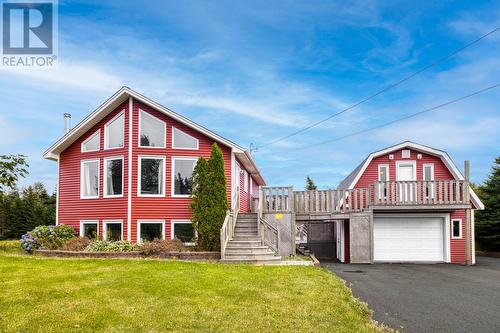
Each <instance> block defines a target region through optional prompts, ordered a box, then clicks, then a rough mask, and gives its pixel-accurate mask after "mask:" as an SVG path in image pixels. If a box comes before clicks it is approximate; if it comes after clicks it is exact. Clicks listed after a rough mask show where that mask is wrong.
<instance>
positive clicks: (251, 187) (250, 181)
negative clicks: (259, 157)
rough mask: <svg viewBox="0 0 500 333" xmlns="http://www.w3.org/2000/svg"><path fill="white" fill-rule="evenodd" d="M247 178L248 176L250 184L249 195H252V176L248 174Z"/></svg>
mask: <svg viewBox="0 0 500 333" xmlns="http://www.w3.org/2000/svg"><path fill="white" fill-rule="evenodd" d="M248 178H250V185H249V186H250V195H252V194H253V178H252V176H250V177H248Z"/></svg>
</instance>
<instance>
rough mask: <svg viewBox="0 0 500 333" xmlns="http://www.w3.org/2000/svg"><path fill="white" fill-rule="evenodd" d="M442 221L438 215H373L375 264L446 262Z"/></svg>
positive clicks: (443, 224) (443, 223)
mask: <svg viewBox="0 0 500 333" xmlns="http://www.w3.org/2000/svg"><path fill="white" fill-rule="evenodd" d="M444 221H445V219H444V218H443V217H438V216H426V217H412V216H398V217H390V216H375V217H374V223H373V259H374V261H384V262H444V261H447V260H446V255H445V252H446V247H447V245H446V242H445V239H446V237H445V228H444V226H445V222H444Z"/></svg>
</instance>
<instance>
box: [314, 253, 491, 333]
mask: <svg viewBox="0 0 500 333" xmlns="http://www.w3.org/2000/svg"><path fill="white" fill-rule="evenodd" d="M476 261H477V264H476V265H475V266H471V267H466V266H459V265H449V264H435V265H417V264H375V265H360V264H357V265H349V264H340V263H327V262H324V263H321V265H322V266H323V267H325V268H328V269H329V270H331V271H333V272H334V273H335V274H337V275H339V276H340V277H341V278H342V279H344V280H345V281H347V285H350V286H351V288H352V291H353V294H354V295H355V296H356V297H358V298H360V299H361V300H363V301H365V302H367V303H368V305H369V306H370V308H371V309H373V310H374V316H373V317H374V319H375V320H377V321H379V322H382V323H384V324H386V325H387V326H389V327H391V328H395V329H398V330H401V331H404V332H454V333H455V332H500V258H486V257H477V258H476Z"/></svg>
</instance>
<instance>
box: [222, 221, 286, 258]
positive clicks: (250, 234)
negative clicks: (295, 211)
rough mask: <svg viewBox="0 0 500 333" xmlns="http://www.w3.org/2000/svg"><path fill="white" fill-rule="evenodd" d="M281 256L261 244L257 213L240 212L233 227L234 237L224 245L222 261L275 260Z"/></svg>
mask: <svg viewBox="0 0 500 333" xmlns="http://www.w3.org/2000/svg"><path fill="white" fill-rule="evenodd" d="M280 260H281V257H279V256H276V255H275V254H274V251H273V250H271V249H270V248H269V247H268V246H266V245H264V244H262V240H261V238H260V236H259V235H258V231H257V213H240V214H238V219H237V220H236V224H235V228H234V237H233V239H231V240H230V241H229V243H228V244H227V247H226V258H225V259H223V260H222V262H275V261H280Z"/></svg>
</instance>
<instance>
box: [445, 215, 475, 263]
mask: <svg viewBox="0 0 500 333" xmlns="http://www.w3.org/2000/svg"><path fill="white" fill-rule="evenodd" d="M453 219H461V220H462V238H461V239H453V238H452V230H451V228H452V223H451V221H452V220H453ZM465 224H466V223H465V209H460V210H455V211H453V212H451V214H450V252H451V262H452V263H455V264H465ZM471 238H472V232H471ZM471 243H472V242H471Z"/></svg>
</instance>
